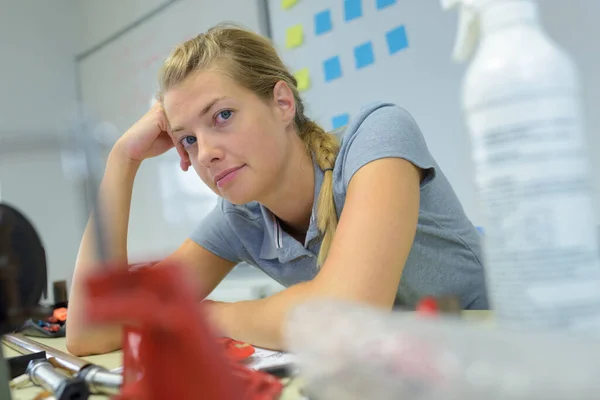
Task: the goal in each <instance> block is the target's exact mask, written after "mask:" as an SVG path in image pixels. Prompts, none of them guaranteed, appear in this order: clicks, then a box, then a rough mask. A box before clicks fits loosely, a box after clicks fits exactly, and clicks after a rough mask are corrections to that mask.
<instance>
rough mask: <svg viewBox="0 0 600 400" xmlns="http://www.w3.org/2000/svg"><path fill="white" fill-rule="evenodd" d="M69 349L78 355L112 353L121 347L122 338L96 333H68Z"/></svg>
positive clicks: (67, 343) (67, 342)
mask: <svg viewBox="0 0 600 400" xmlns="http://www.w3.org/2000/svg"><path fill="white" fill-rule="evenodd" d="M66 347H67V351H68V352H69V353H71V354H73V355H74V356H77V357H86V356H93V355H98V354H106V353H111V352H113V351H116V350H119V349H120V348H121V342H120V340H117V339H116V338H114V337H106V336H104V337H102V336H98V335H95V334H89V335H73V334H69V333H67V336H66Z"/></svg>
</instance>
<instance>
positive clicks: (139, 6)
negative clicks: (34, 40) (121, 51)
mask: <svg viewBox="0 0 600 400" xmlns="http://www.w3.org/2000/svg"><path fill="white" fill-rule="evenodd" d="M170 2H171V0H126V1H123V0H102V1H98V0H78V1H77V7H78V8H79V13H80V17H79V18H80V21H81V23H82V28H83V29H82V30H81V40H80V43H79V49H78V53H84V52H86V51H88V50H90V49H93V48H94V47H95V46H97V45H98V44H99V43H102V42H103V41H105V40H107V39H108V38H110V37H111V36H112V35H114V34H116V33H117V32H119V31H120V30H122V29H124V28H126V27H128V26H129V25H130V24H132V23H134V22H135V21H137V20H138V19H140V18H142V17H143V16H145V15H147V14H149V13H151V12H153V11H154V10H156V9H159V8H160V7H162V6H165V5H167V4H168V3H170Z"/></svg>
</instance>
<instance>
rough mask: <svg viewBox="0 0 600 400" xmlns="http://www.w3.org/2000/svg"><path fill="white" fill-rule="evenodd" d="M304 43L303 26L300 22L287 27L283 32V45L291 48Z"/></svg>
mask: <svg viewBox="0 0 600 400" xmlns="http://www.w3.org/2000/svg"><path fill="white" fill-rule="evenodd" d="M302 43H304V28H303V27H302V25H301V24H298V25H294V26H292V27H289V28H288V30H287V31H286V33H285V47H287V48H288V49H293V48H295V47H298V46H301V45H302Z"/></svg>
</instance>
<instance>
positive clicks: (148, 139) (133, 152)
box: [115, 102, 175, 162]
mask: <svg viewBox="0 0 600 400" xmlns="http://www.w3.org/2000/svg"><path fill="white" fill-rule="evenodd" d="M115 147H118V149H119V151H120V153H121V154H122V155H124V156H125V157H128V158H129V159H131V160H132V161H135V162H142V161H144V160H145V159H147V158H152V157H156V156H159V155H161V154H163V153H165V152H167V151H168V150H170V149H172V148H173V147H175V144H174V143H173V139H172V137H171V135H170V130H169V126H168V122H167V117H166V115H165V112H164V110H163V107H162V105H161V104H160V103H159V102H156V103H155V104H154V105H153V106H152V108H150V110H149V111H148V112H147V113H146V115H144V116H143V117H142V118H140V120H139V121H137V122H136V123H135V124H134V125H133V126H132V127H131V128H129V129H128V130H127V132H125V133H124V134H123V136H121V137H120V138H119V140H118V141H117V143H116V145H115Z"/></svg>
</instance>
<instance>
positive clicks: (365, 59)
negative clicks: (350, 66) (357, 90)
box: [354, 42, 375, 69]
mask: <svg viewBox="0 0 600 400" xmlns="http://www.w3.org/2000/svg"><path fill="white" fill-rule="evenodd" d="M354 61H355V64H356V68H357V69H360V68H363V67H366V66H367V65H371V64H373V63H374V62H375V55H374V54H373V45H372V44H371V42H366V43H363V44H361V45H359V46H356V47H355V48H354Z"/></svg>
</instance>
